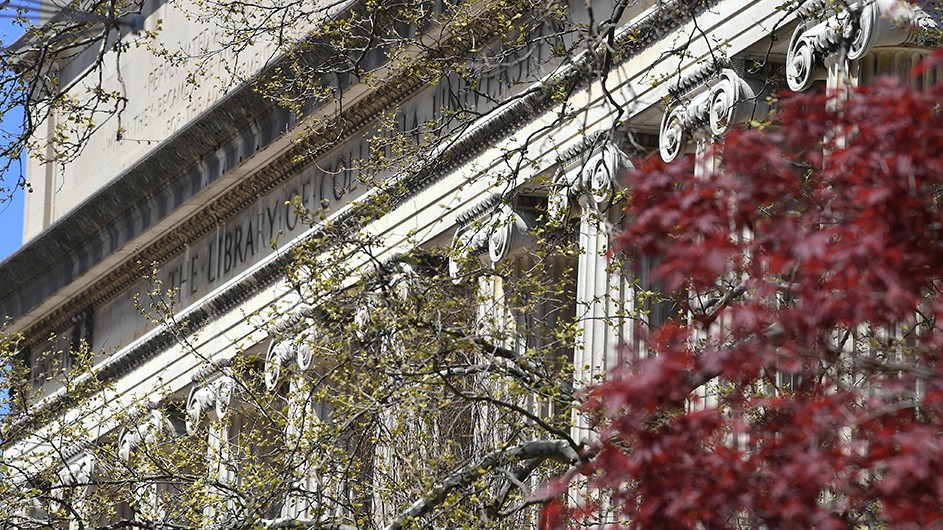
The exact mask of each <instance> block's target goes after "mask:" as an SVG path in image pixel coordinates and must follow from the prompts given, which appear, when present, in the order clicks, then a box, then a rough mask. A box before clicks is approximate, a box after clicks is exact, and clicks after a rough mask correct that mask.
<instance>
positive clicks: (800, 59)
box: [786, 0, 941, 91]
mask: <svg viewBox="0 0 943 530" xmlns="http://www.w3.org/2000/svg"><path fill="white" fill-rule="evenodd" d="M828 10H829V8H828V6H827V4H826V3H825V2H821V1H818V2H809V3H807V4H806V5H804V6H802V8H801V9H800V11H799V17H800V18H801V19H803V22H802V23H800V24H799V26H798V27H797V28H796V30H795V32H794V33H793V34H792V38H791V39H790V41H789V49H788V50H787V52H786V82H787V83H788V85H789V89H790V90H795V91H802V90H806V89H808V88H809V87H810V86H811V85H812V83H813V82H815V81H817V80H821V79H825V77H826V70H825V65H826V61H828V60H829V59H832V58H836V57H837V56H838V55H839V52H840V51H841V48H842V46H847V49H846V58H847V59H849V60H856V59H860V58H861V57H863V56H864V55H866V54H867V53H868V52H869V51H871V50H872V49H874V48H881V47H889V46H891V47H893V46H904V47H928V46H934V45H936V44H938V42H937V41H938V40H939V39H938V37H936V35H938V32H939V30H940V28H941V24H940V15H939V13H937V12H936V10H935V9H930V10H929V11H927V10H924V9H923V8H922V7H920V6H918V5H916V4H912V3H909V2H903V1H900V0H869V1H866V2H864V3H854V4H852V5H851V6H850V7H847V8H845V9H843V10H841V11H839V12H837V13H833V14H832V15H831V16H827V17H824V18H823V17H822V14H823V13H827V12H828Z"/></svg>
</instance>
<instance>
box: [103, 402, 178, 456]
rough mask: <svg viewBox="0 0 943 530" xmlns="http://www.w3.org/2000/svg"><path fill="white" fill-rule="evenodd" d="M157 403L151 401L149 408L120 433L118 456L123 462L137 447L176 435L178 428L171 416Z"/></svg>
mask: <svg viewBox="0 0 943 530" xmlns="http://www.w3.org/2000/svg"><path fill="white" fill-rule="evenodd" d="M157 407H158V405H157V404H156V403H149V404H148V410H147V412H146V413H144V414H139V415H138V416H136V417H135V418H133V420H132V421H133V422H134V423H133V425H131V426H128V427H125V428H124V429H122V430H121V434H119V435H118V456H119V458H121V461H122V462H128V461H129V460H130V459H131V455H132V454H133V453H134V451H135V450H136V449H138V448H139V447H141V446H143V445H145V444H153V443H154V442H156V441H157V440H158V438H159V437H160V436H161V435H162V434H164V435H171V436H172V435H174V434H176V433H177V428H176V427H175V426H174V424H173V422H172V421H171V420H170V418H169V417H167V416H166V415H164V413H163V412H161V411H160V410H159V409H158V408H157Z"/></svg>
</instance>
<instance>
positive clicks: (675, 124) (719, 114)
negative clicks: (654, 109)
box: [658, 68, 768, 162]
mask: <svg viewBox="0 0 943 530" xmlns="http://www.w3.org/2000/svg"><path fill="white" fill-rule="evenodd" d="M693 77H696V78H698V79H697V80H698V81H700V82H699V83H692V82H691V81H690V80H688V79H686V80H684V81H683V82H682V83H679V86H682V87H685V94H684V95H683V96H681V97H678V98H677V99H676V101H675V103H674V104H673V105H671V106H669V107H668V109H667V110H666V111H665V115H664V117H663V118H662V121H661V130H660V133H659V139H658V150H659V152H660V154H661V158H662V160H664V161H665V162H671V161H672V160H675V159H676V158H678V156H680V155H681V154H683V153H685V152H687V149H688V147H689V144H690V142H691V139H692V138H693V137H694V136H695V134H702V135H704V136H721V135H723V134H725V133H727V131H729V130H730V127H731V126H732V125H733V124H734V123H741V122H745V121H749V120H750V119H751V118H752V117H753V116H754V115H759V116H764V115H765V113H766V111H767V110H768V105H767V103H766V95H765V93H766V85H765V83H764V82H763V81H762V80H760V79H753V78H749V77H745V76H743V75H741V74H739V73H738V72H736V71H735V70H733V69H731V68H723V69H721V70H719V71H718V72H716V73H714V74H709V73H706V72H705V70H704V69H702V70H698V71H697V72H695V74H694V75H693Z"/></svg>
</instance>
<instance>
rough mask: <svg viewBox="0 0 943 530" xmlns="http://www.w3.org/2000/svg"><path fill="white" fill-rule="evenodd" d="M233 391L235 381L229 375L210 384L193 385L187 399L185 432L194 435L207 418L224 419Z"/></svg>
mask: <svg viewBox="0 0 943 530" xmlns="http://www.w3.org/2000/svg"><path fill="white" fill-rule="evenodd" d="M234 389H235V381H234V380H233V378H232V377H231V376H229V375H222V376H220V377H218V378H217V379H215V380H213V381H211V382H205V383H201V384H197V385H194V386H193V388H191V389H190V395H189V396H188V397H187V408H186V424H187V432H188V433H190V434H194V433H196V432H197V431H198V430H199V428H200V426H201V425H202V424H203V421H204V419H207V418H208V417H211V418H213V419H217V420H223V419H225V418H226V416H227V415H228V414H229V408H230V405H231V404H232V397H233V390H234Z"/></svg>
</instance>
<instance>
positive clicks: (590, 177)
mask: <svg viewBox="0 0 943 530" xmlns="http://www.w3.org/2000/svg"><path fill="white" fill-rule="evenodd" d="M628 169H633V166H632V162H630V161H629V156H628V155H626V154H625V153H624V152H623V151H622V150H621V149H619V147H618V146H617V145H616V144H615V142H612V141H606V142H604V143H603V145H602V147H601V148H600V149H599V152H597V153H596V154H594V155H593V156H591V157H590V158H589V160H587V161H586V163H584V164H581V165H580V166H579V167H577V168H575V169H572V170H570V171H559V172H558V173H557V174H556V176H555V177H554V179H553V185H552V188H551V190H550V197H549V199H548V202H547V210H548V213H549V214H550V218H551V219H563V218H564V217H565V216H567V215H569V212H570V208H571V206H572V205H573V204H574V203H578V202H583V201H584V200H587V202H588V201H592V205H593V206H595V207H596V209H598V210H599V211H602V210H605V209H606V208H608V207H609V205H610V204H611V202H612V199H613V197H614V195H615V191H616V189H617V187H618V185H619V177H620V175H621V172H622V171H624V170H628ZM587 205H588V204H587Z"/></svg>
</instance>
